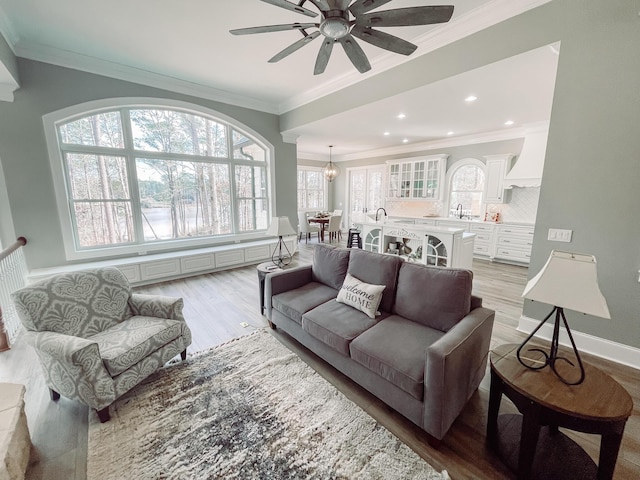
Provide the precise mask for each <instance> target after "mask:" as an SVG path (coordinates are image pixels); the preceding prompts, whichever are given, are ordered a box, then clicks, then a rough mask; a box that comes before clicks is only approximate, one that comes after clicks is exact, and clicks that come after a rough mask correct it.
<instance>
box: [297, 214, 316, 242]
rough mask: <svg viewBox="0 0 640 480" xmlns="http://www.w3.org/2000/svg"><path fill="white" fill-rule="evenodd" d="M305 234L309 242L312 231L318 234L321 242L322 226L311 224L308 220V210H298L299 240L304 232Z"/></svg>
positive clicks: (306, 240)
mask: <svg viewBox="0 0 640 480" xmlns="http://www.w3.org/2000/svg"><path fill="white" fill-rule="evenodd" d="M303 233H304V234H305V243H309V238H311V234H312V233H317V234H318V242H320V227H319V226H318V225H310V224H309V220H307V212H298V241H300V240H301V239H302V234H303Z"/></svg>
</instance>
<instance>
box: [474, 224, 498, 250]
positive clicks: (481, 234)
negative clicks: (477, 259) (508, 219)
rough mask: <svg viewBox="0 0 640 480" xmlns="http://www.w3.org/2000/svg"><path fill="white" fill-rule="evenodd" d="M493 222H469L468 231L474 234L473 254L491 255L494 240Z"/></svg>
mask: <svg viewBox="0 0 640 480" xmlns="http://www.w3.org/2000/svg"><path fill="white" fill-rule="evenodd" d="M495 231H496V226H495V224H491V223H476V222H469V232H471V233H475V234H476V240H475V243H474V244H473V254H474V255H476V256H482V257H491V258H492V257H493V250H494V249H493V245H494V241H495Z"/></svg>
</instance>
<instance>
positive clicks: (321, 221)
mask: <svg viewBox="0 0 640 480" xmlns="http://www.w3.org/2000/svg"><path fill="white" fill-rule="evenodd" d="M330 219H331V215H326V216H322V217H315V216H314V217H308V220H309V223H317V224H319V225H320V241H322V242H324V231H325V228H326V226H327V225H329V220H330Z"/></svg>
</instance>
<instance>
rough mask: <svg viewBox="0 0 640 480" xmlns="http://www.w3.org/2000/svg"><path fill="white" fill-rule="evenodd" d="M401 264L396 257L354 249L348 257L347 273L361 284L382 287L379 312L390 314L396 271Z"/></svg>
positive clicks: (399, 259)
mask: <svg viewBox="0 0 640 480" xmlns="http://www.w3.org/2000/svg"><path fill="white" fill-rule="evenodd" d="M402 263H403V261H402V259H401V258H400V257H398V256H392V255H382V254H380V253H373V252H367V251H366V250H358V249H354V250H352V251H351V255H350V256H349V268H348V270H347V272H348V273H349V274H350V275H352V276H354V277H356V278H359V279H360V280H362V281H363V282H366V283H371V284H374V285H384V286H385V289H384V292H383V293H382V301H381V302H380V310H382V311H385V312H391V308H392V306H393V301H394V298H395V293H396V281H397V280H398V270H399V269H400V265H401V264H402Z"/></svg>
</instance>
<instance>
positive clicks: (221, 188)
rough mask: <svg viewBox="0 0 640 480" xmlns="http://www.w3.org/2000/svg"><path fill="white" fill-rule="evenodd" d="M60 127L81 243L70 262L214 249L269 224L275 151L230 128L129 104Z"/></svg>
mask: <svg viewBox="0 0 640 480" xmlns="http://www.w3.org/2000/svg"><path fill="white" fill-rule="evenodd" d="M53 128H54V129H55V134H56V139H57V144H58V145H57V148H58V150H59V156H58V157H59V159H60V162H59V165H61V167H62V169H61V177H62V181H63V183H64V192H65V199H64V203H65V205H66V208H67V212H66V213H67V216H68V218H69V220H70V222H69V227H70V230H71V232H70V234H71V236H72V238H73V252H71V254H70V252H69V250H70V249H69V248H67V256H68V257H78V255H74V253H78V252H80V253H82V252H85V255H80V256H81V257H87V256H96V253H99V252H100V253H102V254H107V255H108V254H110V253H111V252H112V251H113V250H118V253H120V252H122V253H127V252H136V251H137V252H138V253H140V252H141V251H146V250H148V249H151V250H157V249H159V248H158V247H164V248H171V246H170V245H167V243H168V242H183V243H187V244H189V245H198V244H205V243H206V244H211V243H215V240H216V238H217V239H218V241H220V240H221V239H222V238H223V237H224V236H227V241H229V239H228V236H230V235H231V236H238V235H242V234H247V233H249V234H250V233H252V232H256V231H260V230H264V229H266V228H267V224H268V219H269V217H270V214H269V212H270V202H269V196H268V173H269V170H268V158H269V150H268V148H267V147H266V146H265V144H264V143H263V142H260V141H259V140H257V139H256V138H254V137H253V136H252V135H250V134H248V133H245V132H244V131H242V130H240V129H239V128H238V127H237V126H234V125H233V124H231V123H229V122H225V121H221V120H219V119H217V118H214V117H213V116H209V115H206V114H203V113H202V112H200V111H193V110H188V109H185V108H174V107H167V106H153V107H150V106H144V107H142V106H126V107H118V108H113V107H111V108H106V109H102V110H101V111H96V110H95V109H93V110H92V111H91V113H88V114H86V113H85V114H80V115H75V116H73V117H71V118H69V117H67V118H65V119H64V120H61V121H58V122H53ZM55 178H56V177H55V175H54V179H55ZM56 187H57V190H58V191H60V188H59V185H56ZM59 203H60V202H59ZM65 233H66V232H65ZM65 243H67V242H65ZM65 246H66V245H65ZM154 246H155V248H154ZM149 247H151V248H149ZM92 251H93V252H94V253H93V254H91V252H92ZM87 252H88V255H87V254H86V253H87Z"/></svg>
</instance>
